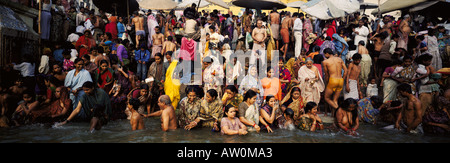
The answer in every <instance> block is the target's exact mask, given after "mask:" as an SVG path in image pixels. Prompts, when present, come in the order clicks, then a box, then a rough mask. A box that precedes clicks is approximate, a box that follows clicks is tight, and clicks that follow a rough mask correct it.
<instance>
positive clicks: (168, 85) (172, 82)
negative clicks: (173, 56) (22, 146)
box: [164, 60, 181, 109]
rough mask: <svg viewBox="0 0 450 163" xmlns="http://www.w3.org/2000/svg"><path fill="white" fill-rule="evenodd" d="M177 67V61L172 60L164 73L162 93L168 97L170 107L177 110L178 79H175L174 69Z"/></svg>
mask: <svg viewBox="0 0 450 163" xmlns="http://www.w3.org/2000/svg"><path fill="white" fill-rule="evenodd" d="M177 65H178V60H173V61H172V62H171V63H170V65H169V67H168V68H167V71H166V77H165V78H166V79H165V82H164V92H165V94H166V95H168V96H169V97H170V100H171V101H172V106H173V108H174V109H177V106H178V102H179V101H180V86H181V83H180V79H179V78H177V77H175V76H174V75H176V73H174V72H175V68H176V67H177Z"/></svg>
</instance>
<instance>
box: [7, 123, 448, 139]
mask: <svg viewBox="0 0 450 163" xmlns="http://www.w3.org/2000/svg"><path fill="white" fill-rule="evenodd" d="M144 121H145V127H146V128H145V129H144V130H138V131H132V130H131V127H130V124H129V121H128V120H116V121H111V122H109V123H108V124H107V125H106V126H104V127H103V128H102V129H101V130H99V131H95V132H94V133H91V132H89V131H88V129H89V124H88V123H81V122H79V123H70V124H67V125H65V126H62V127H58V128H53V127H52V126H51V125H44V124H33V125H29V126H22V127H13V128H1V129H0V143H16V142H19V143H449V142H450V137H445V136H427V135H416V134H406V133H401V132H398V131H386V130H382V129H380V128H381V126H375V125H369V124H361V125H360V128H359V129H358V132H359V134H360V135H359V136H357V137H353V136H348V135H345V134H343V133H341V132H336V131H334V130H331V129H325V130H321V131H316V132H307V131H301V130H298V129H296V130H292V131H290V130H282V129H276V130H274V133H266V132H261V133H255V132H250V133H249V134H248V135H245V136H227V135H221V134H220V133H217V132H211V130H210V129H206V128H199V129H193V130H191V131H185V130H184V129H177V130H175V131H170V132H162V131H161V129H160V123H161V122H160V120H159V119H157V118H151V119H145V120H144ZM329 125H330V124H325V126H326V127H327V126H329Z"/></svg>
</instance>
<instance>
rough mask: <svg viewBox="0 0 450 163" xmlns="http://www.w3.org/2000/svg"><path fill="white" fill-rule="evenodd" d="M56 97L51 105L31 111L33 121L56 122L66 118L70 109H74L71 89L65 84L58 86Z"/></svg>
mask: <svg viewBox="0 0 450 163" xmlns="http://www.w3.org/2000/svg"><path fill="white" fill-rule="evenodd" d="M55 98H56V100H55V101H53V102H52V103H51V104H50V105H49V106H46V107H45V108H42V109H39V110H33V111H32V112H31V115H32V117H33V122H56V121H60V120H62V119H64V118H66V116H67V113H68V111H69V110H72V100H70V98H69V89H67V87H64V86H60V87H58V88H56V90H55Z"/></svg>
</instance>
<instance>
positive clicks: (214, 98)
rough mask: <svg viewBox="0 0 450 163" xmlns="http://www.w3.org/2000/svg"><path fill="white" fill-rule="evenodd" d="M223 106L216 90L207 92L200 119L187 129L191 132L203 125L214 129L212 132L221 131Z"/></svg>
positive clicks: (202, 103) (199, 115)
mask: <svg viewBox="0 0 450 163" xmlns="http://www.w3.org/2000/svg"><path fill="white" fill-rule="evenodd" d="M222 108H223V105H222V101H221V100H220V98H219V96H218V93H217V91H216V90H215V89H210V90H208V91H207V92H206V96H205V99H203V100H202V102H201V107H200V111H199V114H198V117H197V118H196V119H195V120H194V121H192V122H191V123H190V124H189V125H188V126H186V128H187V129H188V130H189V129H191V128H193V127H195V126H197V125H198V123H200V122H202V123H201V126H202V127H208V128H212V131H219V130H220V128H219V126H220V120H221V119H222V116H223V109H222Z"/></svg>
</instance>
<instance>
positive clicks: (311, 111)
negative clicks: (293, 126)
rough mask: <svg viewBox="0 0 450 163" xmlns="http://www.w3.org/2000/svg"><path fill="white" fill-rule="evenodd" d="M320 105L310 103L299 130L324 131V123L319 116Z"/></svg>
mask: <svg viewBox="0 0 450 163" xmlns="http://www.w3.org/2000/svg"><path fill="white" fill-rule="evenodd" d="M317 108H318V105H317V103H315V102H308V103H306V106H305V114H303V115H301V116H300V124H299V125H298V128H299V129H300V130H304V131H316V130H323V121H322V119H320V117H319V116H318V115H317Z"/></svg>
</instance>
